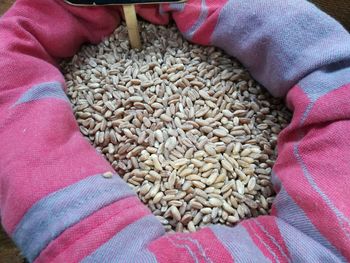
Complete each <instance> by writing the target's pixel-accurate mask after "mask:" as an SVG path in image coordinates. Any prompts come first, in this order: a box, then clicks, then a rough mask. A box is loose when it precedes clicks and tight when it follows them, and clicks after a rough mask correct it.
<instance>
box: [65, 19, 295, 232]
mask: <svg viewBox="0 0 350 263" xmlns="http://www.w3.org/2000/svg"><path fill="white" fill-rule="evenodd" d="M141 27H142V39H143V50H141V51H137V50H131V49H130V47H129V43H128V36H127V30H126V28H125V26H120V27H119V28H118V29H117V30H116V31H115V32H114V34H112V35H111V36H110V37H109V38H108V39H106V40H104V41H103V42H102V43H101V44H99V45H98V46H84V47H83V48H82V49H81V51H80V52H79V53H78V54H77V55H75V56H74V57H73V59H72V60H71V61H69V62H66V63H65V64H64V65H63V68H64V72H65V77H66V80H67V87H68V95H69V97H70V100H71V102H72V105H73V108H74V113H75V116H76V118H77V121H78V123H79V126H80V130H81V132H82V133H83V134H84V135H85V136H86V137H87V138H89V139H90V141H91V143H92V144H93V145H94V147H96V149H98V150H99V151H100V152H101V153H103V154H104V155H105V157H106V159H107V160H108V161H109V162H110V163H111V164H112V166H113V167H114V168H115V169H116V170H117V171H118V172H119V174H120V175H122V176H123V178H124V180H125V181H126V182H128V184H129V185H130V186H132V187H133V189H134V190H135V191H136V192H137V194H138V195H139V197H140V199H141V200H142V201H143V202H144V203H145V204H147V205H148V207H149V208H150V209H151V210H152V212H153V213H154V214H155V215H156V216H157V217H158V218H159V219H160V221H161V222H162V223H163V224H164V226H165V228H166V229H167V230H169V231H171V230H176V231H184V232H187V231H195V230H196V229H197V228H198V227H201V226H203V225H206V224H209V223H217V224H227V225H231V224H235V223H237V222H238V221H239V220H241V219H243V218H247V217H251V216H257V215H259V214H267V213H268V211H269V208H270V205H271V203H272V201H273V199H274V192H273V190H272V187H271V182H270V174H271V167H272V165H273V164H274V161H275V159H276V152H275V146H276V139H277V134H278V133H279V132H280V131H281V129H282V128H284V127H285V126H286V125H287V123H288V121H289V118H290V114H289V113H288V111H287V110H286V108H285V107H284V106H283V104H282V103H281V101H279V100H277V99H274V98H272V97H271V96H270V95H269V94H268V93H267V92H266V91H265V90H264V89H262V88H261V87H260V86H259V85H258V84H257V83H256V82H254V80H253V79H252V78H251V77H250V76H249V74H248V73H247V71H246V70H245V69H244V68H243V67H242V66H241V65H240V64H239V63H238V62H237V61H235V60H234V59H232V58H230V57H229V56H227V55H225V54H224V53H223V52H222V51H220V50H218V49H215V48H213V47H200V46H197V45H193V44H190V43H189V42H187V41H186V40H184V39H183V38H182V37H181V35H180V34H179V33H178V31H177V30H176V28H175V27H172V26H170V27H161V26H154V25H151V24H147V23H141Z"/></svg>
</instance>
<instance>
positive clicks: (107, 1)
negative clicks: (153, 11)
mask: <svg viewBox="0 0 350 263" xmlns="http://www.w3.org/2000/svg"><path fill="white" fill-rule="evenodd" d="M65 1H66V2H67V3H69V4H73V5H85V6H86V5H128V4H161V3H178V2H185V1H184V0H65Z"/></svg>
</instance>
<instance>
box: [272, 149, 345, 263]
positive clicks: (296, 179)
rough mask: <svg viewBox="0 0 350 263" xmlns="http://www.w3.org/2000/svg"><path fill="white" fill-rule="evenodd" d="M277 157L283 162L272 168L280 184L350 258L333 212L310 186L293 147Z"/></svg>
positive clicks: (321, 230) (320, 229)
mask: <svg viewBox="0 0 350 263" xmlns="http://www.w3.org/2000/svg"><path fill="white" fill-rule="evenodd" d="M279 159H280V160H283V163H288V166H287V168H286V165H285V164H282V165H281V164H280V163H278V162H277V163H276V165H275V167H274V169H275V171H276V173H277V174H280V175H281V174H283V176H282V177H281V181H282V185H283V187H284V188H285V189H286V191H287V192H288V194H289V195H290V196H291V197H293V199H294V201H295V202H296V204H297V205H298V206H299V207H300V208H301V209H303V210H304V212H305V214H306V215H307V216H308V218H309V219H310V221H311V222H312V223H313V224H314V226H315V227H316V228H317V229H318V230H319V232H320V233H321V234H322V235H324V236H325V237H326V238H327V239H328V240H329V241H330V242H331V243H332V244H333V245H334V246H335V247H337V248H338V249H339V250H340V251H341V252H342V254H343V255H344V256H346V257H347V258H350V251H349V249H348V245H347V244H348V239H347V237H346V236H345V234H344V233H343V232H342V231H341V230H340V226H339V224H338V223H337V222H338V221H337V218H336V216H335V214H334V213H333V212H332V211H331V210H330V209H329V208H328V207H327V205H326V204H325V203H324V201H323V200H322V198H321V197H320V196H319V194H318V193H317V192H315V190H314V189H313V188H312V187H311V186H310V184H309V183H308V182H307V180H306V179H305V177H304V175H303V171H302V169H301V167H300V166H299V165H298V164H297V162H296V159H295V158H294V156H293V148H292V147H290V148H289V150H288V151H287V150H286V149H285V150H284V151H282V152H279Z"/></svg>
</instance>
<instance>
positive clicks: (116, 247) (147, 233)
mask: <svg viewBox="0 0 350 263" xmlns="http://www.w3.org/2000/svg"><path fill="white" fill-rule="evenodd" d="M164 234H165V231H164V227H163V226H162V224H161V223H160V222H159V221H158V220H157V219H156V218H155V217H154V216H153V215H148V216H145V217H143V218H141V219H139V220H137V221H136V222H134V223H132V224H130V225H128V226H126V227H125V228H124V229H122V230H121V231H120V232H119V233H117V234H116V235H115V236H114V237H112V238H111V239H110V240H109V241H107V242H106V243H105V244H103V245H102V246H101V247H99V248H98V249H97V250H96V251H95V252H93V253H92V254H91V255H89V256H88V257H86V258H84V259H83V260H82V262H84V263H88V262H89V263H95V262H99V263H104V262H106V263H110V262H118V263H119V262H120V263H122V262H135V263H151V262H152V263H153V262H157V259H156V257H155V256H154V255H153V253H152V252H150V251H149V250H148V249H147V245H148V244H149V243H150V242H151V241H152V240H154V239H156V238H158V237H160V236H162V235H164Z"/></svg>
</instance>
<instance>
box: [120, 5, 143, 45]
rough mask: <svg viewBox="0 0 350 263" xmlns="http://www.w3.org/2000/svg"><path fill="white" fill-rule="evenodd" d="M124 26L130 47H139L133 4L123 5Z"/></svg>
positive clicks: (139, 41) (138, 34)
mask: <svg viewBox="0 0 350 263" xmlns="http://www.w3.org/2000/svg"><path fill="white" fill-rule="evenodd" d="M123 11H124V16H125V22H126V26H127V27H128V33H129V39H130V44H131V47H132V48H141V40H140V32H139V27H138V24H137V17H136V11H135V5H123Z"/></svg>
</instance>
